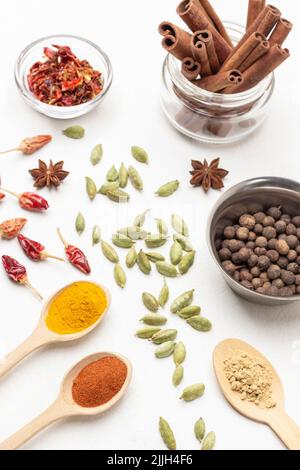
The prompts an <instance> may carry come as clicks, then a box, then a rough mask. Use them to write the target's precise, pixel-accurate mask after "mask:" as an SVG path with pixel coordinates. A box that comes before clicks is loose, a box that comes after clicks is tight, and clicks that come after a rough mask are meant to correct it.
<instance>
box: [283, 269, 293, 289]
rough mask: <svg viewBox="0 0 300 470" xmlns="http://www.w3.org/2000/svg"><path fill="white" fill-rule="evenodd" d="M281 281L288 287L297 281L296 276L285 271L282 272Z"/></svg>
mask: <svg viewBox="0 0 300 470" xmlns="http://www.w3.org/2000/svg"><path fill="white" fill-rule="evenodd" d="M281 279H282V280H283V282H284V283H285V284H286V285H287V286H291V285H292V284H295V281H296V277H295V274H293V273H291V272H290V271H285V270H284V269H282V270H281Z"/></svg>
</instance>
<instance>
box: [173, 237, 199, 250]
mask: <svg viewBox="0 0 300 470" xmlns="http://www.w3.org/2000/svg"><path fill="white" fill-rule="evenodd" d="M173 240H174V242H178V243H179V244H180V245H181V246H182V249H183V251H187V252H190V251H194V249H193V246H192V244H191V242H190V240H189V239H188V238H186V237H183V236H182V235H179V234H178V233H174V235H173Z"/></svg>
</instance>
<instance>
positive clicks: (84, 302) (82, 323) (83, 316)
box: [46, 282, 108, 335]
mask: <svg viewBox="0 0 300 470" xmlns="http://www.w3.org/2000/svg"><path fill="white" fill-rule="evenodd" d="M107 303H108V299H107V296H106V293H105V292H104V291H103V289H101V287H99V286H97V285H96V284H93V283H91V282H76V283H74V284H72V285H71V286H69V287H66V288H65V289H64V290H63V291H62V292H61V293H60V294H58V295H57V297H55V299H54V300H53V301H52V303H51V305H50V307H49V310H48V314H47V317H46V325H47V327H48V328H49V330H51V331H54V332H55V333H58V334H60V335H68V334H75V333H80V332H81V331H84V330H86V329H87V328H89V327H91V326H92V325H94V323H96V322H97V321H98V320H99V318H101V316H102V315H103V313H104V311H105V309H106V308H107Z"/></svg>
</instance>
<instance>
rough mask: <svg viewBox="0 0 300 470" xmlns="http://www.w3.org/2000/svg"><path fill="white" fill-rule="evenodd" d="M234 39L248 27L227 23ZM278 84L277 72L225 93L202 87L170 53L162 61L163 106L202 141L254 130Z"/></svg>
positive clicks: (182, 128) (233, 137)
mask: <svg viewBox="0 0 300 470" xmlns="http://www.w3.org/2000/svg"><path fill="white" fill-rule="evenodd" d="M224 24H225V26H226V28H227V30H228V32H229V35H230V37H231V39H232V41H233V42H234V43H237V42H238V41H239V40H240V39H241V37H242V36H243V34H244V32H245V29H244V28H243V27H242V26H240V25H237V24H235V23H224ZM274 85H275V79H274V73H272V74H270V75H269V76H268V77H267V78H265V79H264V80H262V81H261V82H260V83H259V84H258V85H257V86H255V87H254V88H252V89H250V90H248V91H245V92H243V93H236V94H232V95H225V94H224V95H223V94H221V93H212V92H209V91H206V90H203V89H201V88H199V87H197V86H196V85H193V83H192V82H190V81H188V80H187V79H186V78H185V77H184V76H183V74H182V73H181V62H180V61H179V60H177V59H176V58H175V57H174V56H172V55H171V54H169V55H167V57H166V59H165V61H164V64H163V89H162V93H161V101H162V108H163V110H164V113H165V114H166V116H167V118H168V119H169V121H170V122H171V124H172V125H173V126H174V127H175V128H176V129H177V130H179V131H180V132H182V133H183V134H185V135H187V136H188V137H191V138H193V139H196V140H198V141H200V142H205V143H211V144H228V143H232V142H237V141H239V140H241V139H243V138H244V137H246V136H248V135H250V134H252V132H254V131H255V130H256V129H257V128H258V127H259V126H260V125H261V124H262V123H263V121H264V120H265V118H266V115H267V109H268V105H269V102H270V98H271V96H272V94H273V90H274Z"/></svg>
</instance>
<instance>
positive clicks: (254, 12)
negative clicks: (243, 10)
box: [247, 0, 266, 29]
mask: <svg viewBox="0 0 300 470" xmlns="http://www.w3.org/2000/svg"><path fill="white" fill-rule="evenodd" d="M265 6H266V0H249V5H248V18H247V29H248V28H249V27H250V26H251V25H252V23H253V22H254V21H255V20H256V18H257V17H258V15H259V14H260V13H261V12H262V10H263V9H264V7H265Z"/></svg>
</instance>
